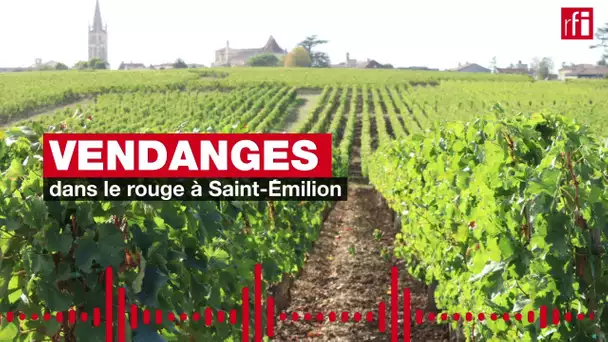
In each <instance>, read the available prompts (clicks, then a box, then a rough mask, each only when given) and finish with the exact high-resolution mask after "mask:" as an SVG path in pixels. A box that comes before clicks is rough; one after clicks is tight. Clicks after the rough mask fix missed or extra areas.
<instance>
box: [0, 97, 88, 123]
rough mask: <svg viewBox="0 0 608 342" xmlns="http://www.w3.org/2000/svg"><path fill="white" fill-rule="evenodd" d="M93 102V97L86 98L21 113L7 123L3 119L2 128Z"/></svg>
mask: <svg viewBox="0 0 608 342" xmlns="http://www.w3.org/2000/svg"><path fill="white" fill-rule="evenodd" d="M93 101H94V99H93V98H92V97H85V98H82V99H79V100H75V101H74V102H70V103H67V104H60V105H54V106H48V107H44V108H39V109H36V110H31V111H28V112H25V113H21V114H19V115H17V116H16V117H14V118H11V119H10V120H8V121H6V122H4V120H5V119H6V118H2V119H0V128H6V127H10V126H13V125H15V124H17V123H19V122H21V121H25V120H30V119H34V118H36V117H39V116H42V115H49V114H54V113H55V112H56V111H58V110H64V109H66V108H76V107H77V106H78V105H81V106H85V105H87V104H89V103H92V102H93Z"/></svg>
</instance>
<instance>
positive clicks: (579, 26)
mask: <svg viewBox="0 0 608 342" xmlns="http://www.w3.org/2000/svg"><path fill="white" fill-rule="evenodd" d="M593 29H594V27H593V8H591V7H576V8H574V7H567V8H562V39H568V40H570V39H575V40H593V34H594V32H593Z"/></svg>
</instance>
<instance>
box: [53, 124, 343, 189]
mask: <svg viewBox="0 0 608 342" xmlns="http://www.w3.org/2000/svg"><path fill="white" fill-rule="evenodd" d="M331 148H332V140H331V134H285V133H279V134H257V133H253V134H219V133H218V134H215V133H213V134H184V133H179V134H149V133H146V134H144V133H127V134H80V133H47V134H44V137H43V161H44V163H43V165H44V168H43V175H44V177H45V178H324V177H325V178H327V177H331V176H332V150H331Z"/></svg>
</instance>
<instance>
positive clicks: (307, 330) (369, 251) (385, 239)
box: [276, 186, 447, 342]
mask: <svg viewBox="0 0 608 342" xmlns="http://www.w3.org/2000/svg"><path fill="white" fill-rule="evenodd" d="M348 198H349V199H348V201H344V202H338V203H337V204H336V206H335V207H334V209H333V211H332V212H331V213H330V214H329V216H328V218H327V220H326V222H325V224H324V226H323V230H322V232H321V237H320V239H319V240H318V241H317V243H316V244H315V247H314V248H313V251H312V252H311V255H310V257H309V259H308V260H307V262H306V266H305V267H304V270H303V271H302V274H301V275H300V276H299V277H298V279H296V280H295V281H294V283H293V285H292V288H291V296H290V297H291V302H290V304H289V306H288V308H287V309H286V310H285V312H286V313H287V315H288V316H287V317H288V318H287V320H285V321H283V322H281V321H279V322H277V338H276V340H279V341H353V342H359V341H390V334H389V333H388V332H390V292H389V289H390V284H391V274H390V273H391V267H392V266H393V265H394V264H395V262H396V260H394V259H393V258H392V257H391V255H392V253H391V250H390V247H391V246H392V244H393V240H394V235H395V233H396V231H395V228H394V225H393V222H392V214H391V212H390V210H389V208H388V207H387V206H386V205H385V204H384V201H381V200H379V196H378V195H377V192H376V191H375V190H374V189H372V188H371V187H367V186H351V189H350V190H349V194H348ZM376 229H378V230H379V231H380V232H381V233H382V237H381V238H380V239H377V238H375V237H374V235H375V234H374V231H375V230H376ZM384 253H386V256H384V255H383V254H384ZM396 264H397V265H398V267H399V271H400V274H401V277H400V280H399V287H400V289H403V288H405V287H408V288H410V291H411V306H412V308H425V307H426V289H425V287H424V286H422V285H421V284H420V283H418V282H417V281H415V280H413V279H411V278H410V277H409V276H408V275H407V274H405V271H404V270H403V267H402V266H403V265H400V264H399V263H398V262H397V263H396ZM400 292H401V291H400ZM380 301H384V302H385V303H386V304H387V330H386V331H387V333H380V331H379V329H378V323H377V320H376V319H374V321H372V322H371V323H370V322H367V321H366V314H367V312H368V311H372V312H374V317H376V315H377V312H378V304H379V303H380ZM399 302H400V303H402V298H400V299H399ZM294 311H295V312H297V313H298V315H299V316H300V318H299V320H298V321H295V322H294V321H293V320H292V316H291V315H292V312H294ZM331 311H333V312H335V313H336V321H335V322H329V319H328V315H329V312H331ZM342 311H347V312H349V313H350V316H349V317H350V318H349V322H348V323H343V322H342V321H341V314H342ZM400 311H401V310H400ZM306 312H309V313H311V314H312V319H311V320H310V321H305V320H303V318H304V314H305V313H306ZM319 312H321V313H323V315H324V318H323V322H317V320H316V319H317V314H318V313H319ZM354 312H360V313H361V314H362V318H361V321H360V322H354V321H353V314H354ZM399 327H400V328H399V330H402V327H403V319H402V317H401V316H400V320H399ZM411 336H412V341H443V340H444V339H447V329H446V328H445V327H442V326H436V325H428V324H424V325H422V326H417V325H416V324H415V323H413V324H412V334H411ZM400 340H403V337H400Z"/></svg>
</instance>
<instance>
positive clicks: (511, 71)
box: [496, 68, 530, 74]
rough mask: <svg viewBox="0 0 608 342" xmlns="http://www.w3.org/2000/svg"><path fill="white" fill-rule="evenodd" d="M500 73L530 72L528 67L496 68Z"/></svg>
mask: <svg viewBox="0 0 608 342" xmlns="http://www.w3.org/2000/svg"><path fill="white" fill-rule="evenodd" d="M496 71H498V72H499V73H501V74H530V71H529V70H528V69H523V68H496Z"/></svg>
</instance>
